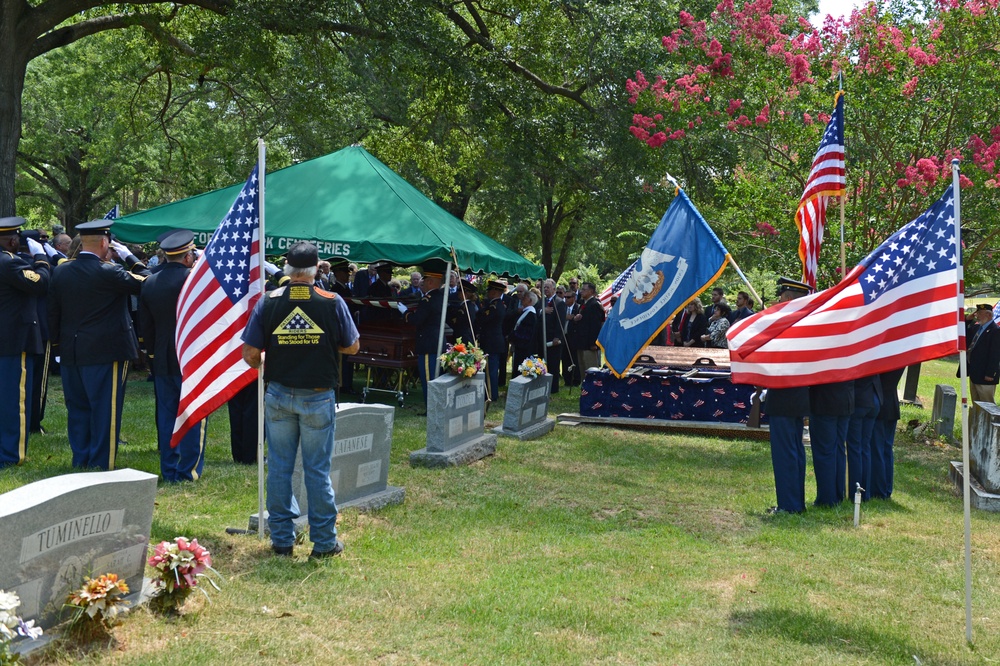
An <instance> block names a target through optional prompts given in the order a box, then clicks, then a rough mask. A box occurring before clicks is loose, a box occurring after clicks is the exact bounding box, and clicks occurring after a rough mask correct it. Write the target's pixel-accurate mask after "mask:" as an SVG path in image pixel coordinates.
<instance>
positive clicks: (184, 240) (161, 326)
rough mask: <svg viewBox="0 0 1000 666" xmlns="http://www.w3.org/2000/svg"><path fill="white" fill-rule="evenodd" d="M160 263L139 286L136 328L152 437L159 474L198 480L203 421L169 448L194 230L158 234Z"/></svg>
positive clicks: (193, 258)
mask: <svg viewBox="0 0 1000 666" xmlns="http://www.w3.org/2000/svg"><path fill="white" fill-rule="evenodd" d="M160 249H161V250H163V255H164V257H165V261H164V266H163V268H162V269H160V270H159V271H158V272H157V273H156V274H155V275H151V276H150V277H149V279H148V280H146V282H145V283H144V284H143V285H142V293H141V294H140V295H139V326H140V330H141V331H142V337H143V341H144V342H145V343H146V351H147V355H148V356H149V362H150V365H151V366H152V369H153V386H154V388H155V391H156V435H157V443H158V445H159V449H160V474H162V475H163V480H164V481H197V480H198V479H199V478H200V477H201V472H202V469H203V468H204V466H205V438H206V434H207V432H208V419H203V420H202V421H200V422H199V423H197V424H196V425H194V426H192V427H191V429H190V430H188V431H187V434H185V435H184V437H183V438H181V441H180V442H178V444H177V446H176V447H174V448H171V446H170V438H171V436H172V435H173V431H174V421H175V420H176V418H177V408H178V405H179V404H180V400H181V367H180V364H179V362H178V360H177V346H176V343H175V341H174V340H175V335H176V332H177V299H178V298H179V297H180V294H181V288H182V287H183V286H184V281H185V280H186V279H187V277H188V274H189V273H190V272H191V267H192V266H194V262H195V261H196V259H197V255H196V253H197V250H196V249H195V245H194V234H193V233H192V232H190V231H183V230H181V231H173V232H170V233H168V234H166V235H165V236H161V237H160Z"/></svg>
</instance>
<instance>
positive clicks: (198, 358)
mask: <svg viewBox="0 0 1000 666" xmlns="http://www.w3.org/2000/svg"><path fill="white" fill-rule="evenodd" d="M257 169H258V167H257V166H255V167H254V169H253V173H251V174H250V177H249V178H248V179H247V182H246V184H245V185H244V186H243V190H242V191H241V192H240V194H239V196H238V197H237V198H236V201H235V202H234V203H233V206H232V208H230V209H229V213H227V214H226V217H225V218H223V220H222V223H221V224H220V225H219V228H218V229H216V231H215V233H214V234H213V235H212V239H211V240H210V241H209V242H208V246H207V247H206V248H205V253H204V256H202V258H201V259H200V260H199V261H198V263H197V264H196V265H195V267H194V269H193V270H192V271H191V274H190V275H189V276H188V278H187V281H186V282H185V283H184V287H183V289H181V294H180V297H179V298H178V300H177V332H176V342H177V359H178V361H180V366H181V376H182V382H181V400H180V405H179V407H178V411H177V419H176V421H174V433H173V436H172V437H171V440H170V445H171V446H177V444H178V442H180V440H181V438H182V437H183V436H184V434H185V433H186V432H187V431H188V429H190V428H191V427H192V426H193V425H195V424H196V423H198V422H199V421H201V420H202V419H203V418H205V417H206V416H208V415H209V414H211V413H212V412H213V411H215V409H216V408H218V407H219V406H220V405H222V404H224V403H225V402H227V401H228V400H229V399H230V398H231V397H232V396H233V395H235V394H236V393H238V392H239V391H240V390H241V389H242V388H244V387H245V386H247V385H248V384H250V383H251V382H252V381H254V380H256V379H257V371H256V370H254V369H253V368H251V367H250V366H249V365H247V364H246V362H245V361H244V360H243V356H242V354H241V349H242V341H241V340H240V335H241V334H242V333H243V329H244V328H245V327H246V323H247V320H248V319H249V318H250V312H251V311H252V310H253V306H254V304H255V303H256V302H257V299H258V298H260V282H259V278H260V256H259V250H260V218H259V208H260V191H259V189H258V187H257Z"/></svg>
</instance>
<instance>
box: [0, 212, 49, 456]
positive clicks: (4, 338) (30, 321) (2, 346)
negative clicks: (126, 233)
mask: <svg viewBox="0 0 1000 666" xmlns="http://www.w3.org/2000/svg"><path fill="white" fill-rule="evenodd" d="M22 224H24V218H23V217H4V218H0V310H2V311H3V312H4V317H5V320H4V325H3V326H0V468H3V467H7V466H9V465H20V464H21V463H22V462H23V461H24V457H25V455H27V452H28V430H29V426H30V424H31V407H32V405H31V400H30V395H31V390H30V389H31V383H32V379H33V375H34V364H33V362H32V356H33V355H35V354H39V353H41V352H42V350H43V347H42V334H41V326H40V323H39V319H38V309H37V299H38V298H39V297H42V296H44V295H45V292H46V290H47V289H48V286H49V262H48V259H47V258H46V256H45V250H43V249H42V246H41V244H40V243H38V242H37V241H35V240H28V241H27V243H26V244H27V245H28V252H29V253H30V254H31V255H32V262H28V261H26V260H25V259H24V258H22V257H20V256H18V255H17V252H18V249H19V247H20V244H21V241H20V239H19V238H18V232H19V231H20V228H21V225H22Z"/></svg>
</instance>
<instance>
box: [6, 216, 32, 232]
mask: <svg viewBox="0 0 1000 666" xmlns="http://www.w3.org/2000/svg"><path fill="white" fill-rule="evenodd" d="M26 221H27V220H25V219H24V218H23V217H0V235H4V236H6V235H10V234H16V233H17V232H18V231H19V230H20V229H21V225H23V224H24V223H25V222H26Z"/></svg>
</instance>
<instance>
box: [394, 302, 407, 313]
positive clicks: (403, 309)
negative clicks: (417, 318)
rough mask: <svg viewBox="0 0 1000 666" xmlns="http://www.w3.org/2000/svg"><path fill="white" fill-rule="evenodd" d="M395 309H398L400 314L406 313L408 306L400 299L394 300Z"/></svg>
mask: <svg viewBox="0 0 1000 666" xmlns="http://www.w3.org/2000/svg"><path fill="white" fill-rule="evenodd" d="M396 309H397V310H399V312H400V313H401V314H406V311H407V310H409V309H410V308H408V307H406V304H405V303H403V302H401V301H396Z"/></svg>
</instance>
